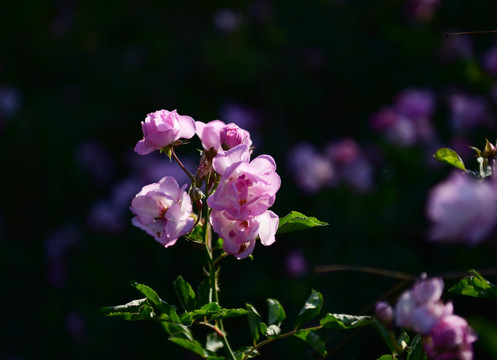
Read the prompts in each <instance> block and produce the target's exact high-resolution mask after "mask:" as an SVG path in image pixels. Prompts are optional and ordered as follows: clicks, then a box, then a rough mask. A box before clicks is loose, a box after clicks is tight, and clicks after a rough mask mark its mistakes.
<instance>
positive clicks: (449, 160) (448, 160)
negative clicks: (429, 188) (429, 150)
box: [433, 148, 466, 171]
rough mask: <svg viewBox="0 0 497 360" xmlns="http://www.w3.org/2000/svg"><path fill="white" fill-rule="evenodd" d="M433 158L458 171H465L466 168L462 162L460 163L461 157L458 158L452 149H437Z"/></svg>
mask: <svg viewBox="0 0 497 360" xmlns="http://www.w3.org/2000/svg"><path fill="white" fill-rule="evenodd" d="M433 157H434V158H435V159H436V160H438V161H440V162H443V163H445V164H449V165H451V166H454V167H456V168H458V169H460V170H464V171H466V166H464V162H463V161H462V159H461V157H460V156H459V154H458V153H456V152H455V151H454V150H452V149H449V148H442V149H438V150H437V151H436V152H435V154H434V155H433Z"/></svg>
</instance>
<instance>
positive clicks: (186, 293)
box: [174, 275, 197, 311]
mask: <svg viewBox="0 0 497 360" xmlns="http://www.w3.org/2000/svg"><path fill="white" fill-rule="evenodd" d="M174 290H176V295H177V296H178V299H179V302H180V304H181V306H182V307H183V309H185V310H186V311H192V310H193V309H195V305H196V303H197V302H196V300H195V292H194V291H193V289H192V287H191V286H190V284H188V283H187V282H186V281H185V280H184V279H183V277H182V276H181V275H180V276H178V278H177V279H176V280H174Z"/></svg>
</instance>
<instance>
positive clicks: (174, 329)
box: [160, 321, 193, 341]
mask: <svg viewBox="0 0 497 360" xmlns="http://www.w3.org/2000/svg"><path fill="white" fill-rule="evenodd" d="M160 324H161V325H162V327H163V328H164V329H165V330H166V331H167V333H168V334H169V335H170V336H171V337H173V338H182V339H186V340H189V341H193V335H192V332H191V331H190V328H189V327H188V326H185V325H181V324H175V323H172V322H166V321H161V322H160Z"/></svg>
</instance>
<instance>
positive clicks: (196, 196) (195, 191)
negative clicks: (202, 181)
mask: <svg viewBox="0 0 497 360" xmlns="http://www.w3.org/2000/svg"><path fill="white" fill-rule="evenodd" d="M203 197H204V193H203V192H202V190H200V189H199V188H198V187H195V186H193V187H192V189H191V190H190V199H191V200H192V202H193V203H196V202H197V201H200V200H202V198H203Z"/></svg>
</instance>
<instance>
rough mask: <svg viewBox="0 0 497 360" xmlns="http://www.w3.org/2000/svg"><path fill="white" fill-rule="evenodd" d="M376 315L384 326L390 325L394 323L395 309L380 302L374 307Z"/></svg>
mask: <svg viewBox="0 0 497 360" xmlns="http://www.w3.org/2000/svg"><path fill="white" fill-rule="evenodd" d="M374 314H375V317H376V318H377V319H378V320H379V321H380V322H382V323H383V324H390V323H391V322H392V321H393V309H392V307H391V306H390V305H389V304H388V303H386V302H384V301H380V302H378V303H377V304H376V306H375V307H374Z"/></svg>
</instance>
